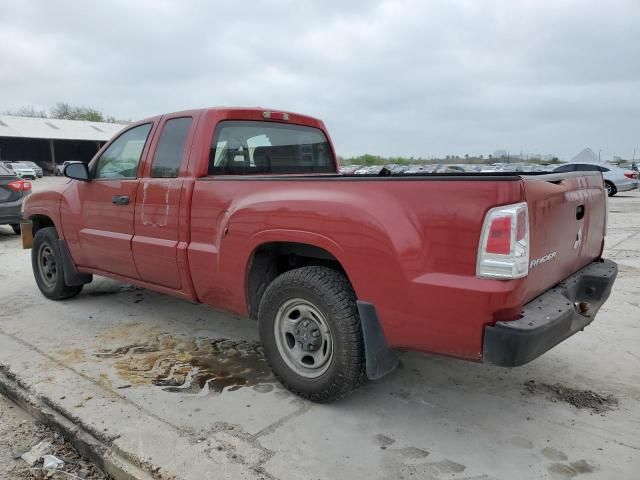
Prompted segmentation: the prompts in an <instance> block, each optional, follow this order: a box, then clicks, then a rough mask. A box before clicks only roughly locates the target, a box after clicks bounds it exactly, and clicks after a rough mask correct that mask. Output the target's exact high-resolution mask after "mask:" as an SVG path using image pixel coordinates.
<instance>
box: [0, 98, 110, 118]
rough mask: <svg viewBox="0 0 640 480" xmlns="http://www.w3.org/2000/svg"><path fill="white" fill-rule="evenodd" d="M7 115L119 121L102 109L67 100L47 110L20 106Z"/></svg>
mask: <svg viewBox="0 0 640 480" xmlns="http://www.w3.org/2000/svg"><path fill="white" fill-rule="evenodd" d="M4 113H5V114H6V115H15V116H18V117H37V118H57V119H61V120H87V121H89V122H108V123H118V122H119V121H118V120H116V118H115V117H112V116H106V115H104V114H103V113H102V112H101V111H100V110H96V109H95V108H89V107H77V106H73V105H69V104H68V103H65V102H58V103H56V106H55V107H53V108H52V109H50V110H49V111H48V112H47V111H46V110H38V109H36V108H35V107H33V106H27V107H20V108H18V109H17V110H13V111H7V112H4Z"/></svg>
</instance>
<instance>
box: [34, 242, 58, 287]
mask: <svg viewBox="0 0 640 480" xmlns="http://www.w3.org/2000/svg"><path fill="white" fill-rule="evenodd" d="M38 267H39V269H40V278H42V281H43V282H44V284H45V285H46V286H47V287H53V286H55V284H56V278H57V266H56V258H55V256H54V254H53V250H52V249H51V247H50V246H49V245H43V246H42V247H40V251H39V252H38Z"/></svg>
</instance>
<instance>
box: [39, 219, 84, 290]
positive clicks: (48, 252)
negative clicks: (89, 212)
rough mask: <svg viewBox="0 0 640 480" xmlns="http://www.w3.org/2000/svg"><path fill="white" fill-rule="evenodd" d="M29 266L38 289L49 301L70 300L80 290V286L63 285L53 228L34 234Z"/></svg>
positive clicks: (59, 255) (60, 258)
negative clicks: (31, 268)
mask: <svg viewBox="0 0 640 480" xmlns="http://www.w3.org/2000/svg"><path fill="white" fill-rule="evenodd" d="M31 265H32V267H33V275H34V277H35V279H36V283H37V284H38V288H39V289H40V291H41V292H42V294H43V295H44V296H45V297H47V298H49V299H51V300H64V299H65V298H71V297H73V296H75V295H77V294H78V293H80V290H82V285H79V286H74V287H70V286H68V285H67V284H65V283H64V271H63V269H62V254H61V253H60V245H59V243H58V233H57V232H56V229H55V228H54V227H46V228H42V229H40V230H38V232H37V233H36V235H35V237H34V238H33V249H32V250H31Z"/></svg>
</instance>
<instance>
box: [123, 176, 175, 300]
mask: <svg viewBox="0 0 640 480" xmlns="http://www.w3.org/2000/svg"><path fill="white" fill-rule="evenodd" d="M138 189H139V190H138V201H137V204H136V215H135V235H134V237H133V241H132V250H133V256H134V259H135V263H136V267H137V269H138V273H139V275H140V278H141V279H142V280H144V281H147V282H151V283H155V284H157V285H162V286H165V287H169V288H173V289H180V288H181V286H182V282H181V280H180V273H179V269H178V260H177V247H178V241H179V206H180V194H181V191H182V180H181V179H179V178H171V179H166V178H149V179H144V180H142V181H141V182H140V185H139V187H138Z"/></svg>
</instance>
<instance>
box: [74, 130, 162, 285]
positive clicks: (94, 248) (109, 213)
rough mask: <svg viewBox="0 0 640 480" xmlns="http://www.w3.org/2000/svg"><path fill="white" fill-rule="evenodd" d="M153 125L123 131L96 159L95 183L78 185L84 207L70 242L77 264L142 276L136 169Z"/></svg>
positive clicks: (79, 199)
mask: <svg viewBox="0 0 640 480" xmlns="http://www.w3.org/2000/svg"><path fill="white" fill-rule="evenodd" d="M151 127H152V124H151V123H146V124H143V125H138V126H136V127H133V128H131V129H129V130H127V131H125V132H124V133H122V134H121V135H120V136H119V137H118V138H117V139H116V140H114V141H113V142H112V143H111V144H110V145H109V146H108V147H107V149H106V150H105V151H104V152H103V153H102V155H101V156H100V157H99V158H98V159H97V164H96V165H95V166H94V168H93V172H94V173H93V178H92V180H91V182H74V183H75V185H74V187H75V188H76V192H75V193H76V195H77V199H76V200H77V202H78V204H79V205H80V209H79V212H78V213H79V215H76V216H75V217H76V218H77V224H76V225H75V227H76V228H75V229H74V228H72V230H75V232H74V233H76V235H69V237H71V238H73V237H75V238H73V239H72V240H71V238H70V240H71V241H69V242H68V244H69V249H70V251H71V254H72V256H73V259H74V261H75V263H76V264H77V265H79V266H86V267H91V268H95V269H98V270H103V271H106V272H110V273H115V274H117V275H123V276H125V277H130V278H138V277H139V275H138V272H137V270H136V266H135V263H134V261H133V254H132V250H131V240H132V238H133V233H134V229H133V217H134V211H135V203H136V195H137V192H138V183H139V180H138V169H139V165H140V160H141V158H142V156H143V152H144V151H145V148H144V147H145V144H146V142H147V138H148V137H149V132H150V131H151ZM73 223H76V222H71V225H73Z"/></svg>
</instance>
